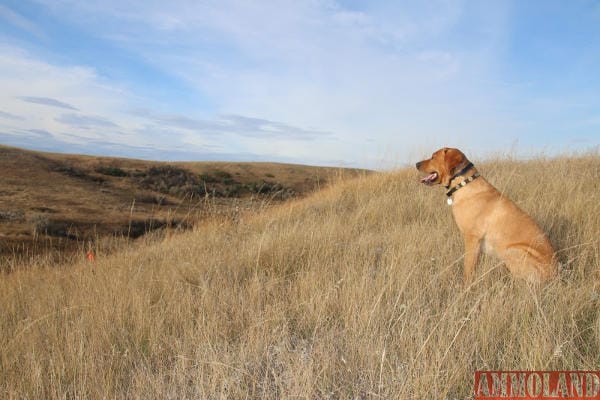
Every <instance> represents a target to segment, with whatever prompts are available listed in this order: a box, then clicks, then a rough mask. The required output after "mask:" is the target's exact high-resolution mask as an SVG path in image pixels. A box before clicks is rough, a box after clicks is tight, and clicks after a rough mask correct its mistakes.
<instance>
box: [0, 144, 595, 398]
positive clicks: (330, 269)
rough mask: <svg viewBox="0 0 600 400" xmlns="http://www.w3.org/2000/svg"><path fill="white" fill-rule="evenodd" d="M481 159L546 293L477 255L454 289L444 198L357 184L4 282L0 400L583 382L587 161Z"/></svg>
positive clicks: (591, 215)
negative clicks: (545, 239) (546, 256)
mask: <svg viewBox="0 0 600 400" xmlns="http://www.w3.org/2000/svg"><path fill="white" fill-rule="evenodd" d="M477 165H478V167H479V169H480V171H481V172H482V174H483V175H484V176H485V177H486V178H487V179H488V180H489V181H490V182H491V183H492V184H494V185H495V186H496V187H497V188H498V189H500V190H502V191H503V192H505V193H506V194H507V195H508V196H509V197H511V198H512V199H513V200H514V201H515V202H516V203H517V204H519V205H520V206H521V207H522V208H523V209H524V210H526V211H527V212H529V213H530V214H531V215H532V216H533V217H534V219H535V220H537V221H538V223H539V224H540V225H541V227H542V228H543V229H544V230H545V231H546V232H547V233H548V234H549V236H550V238H551V241H552V242H553V243H554V245H555V247H556V248H557V249H558V252H559V253H558V254H559V257H560V259H561V261H562V263H563V264H565V266H566V269H565V271H564V272H563V273H562V276H561V279H560V280H557V281H554V282H552V283H551V284H549V285H548V286H547V287H545V288H543V289H541V290H538V291H536V290H534V289H532V288H530V287H528V286H527V285H526V284H524V283H523V282H521V281H514V280H512V279H511V277H510V275H509V274H508V272H507V271H506V269H505V268H504V267H503V266H502V265H501V264H499V263H498V260H496V259H494V258H491V257H490V258H486V257H484V259H483V260H482V262H481V263H480V265H479V268H478V270H477V279H476V282H475V283H474V284H473V285H472V286H471V287H470V288H468V289H466V290H465V289H463V288H462V284H461V276H462V274H461V269H462V256H463V247H462V243H461V238H460V235H459V233H458V230H457V228H456V226H455V224H454V221H453V220H452V216H451V212H450V209H449V208H448V207H447V206H446V203H445V195H444V192H443V189H440V188H427V187H424V186H422V185H419V183H418V173H417V171H415V170H412V169H407V170H399V171H394V172H386V173H377V174H371V175H364V176H359V177H357V178H354V179H349V180H343V181H340V182H339V183H337V184H333V185H331V186H329V187H328V188H325V189H323V190H321V191H319V192H317V193H315V194H313V195H311V196H309V197H306V198H304V199H298V200H292V201H290V202H286V203H283V204H281V205H279V206H276V207H273V208H270V209H268V210H266V211H264V212H262V213H259V214H255V215H247V216H246V215H244V216H241V217H240V218H227V217H215V218H212V219H211V220H210V222H206V223H205V224H202V225H198V226H196V227H195V229H194V230H193V231H188V232H184V233H181V234H177V235H174V236H172V237H171V238H169V239H165V240H161V241H156V240H155V241H152V240H146V241H144V240H142V241H139V242H137V243H135V244H134V245H132V246H130V247H127V248H125V249H124V250H122V251H120V252H118V253H114V254H111V255H106V256H104V257H103V256H102V255H101V254H100V255H99V257H98V259H97V260H96V262H94V263H86V262H84V261H83V260H81V261H79V262H74V263H72V264H68V265H63V266H54V267H44V266H38V267H22V268H17V269H14V270H12V272H11V273H4V274H2V275H0V309H1V310H2V311H1V312H0V341H1V343H0V349H1V350H0V397H1V398H5V399H75V398H77V399H79V398H91V399H259V398H268V399H299V398H300V399H379V398H381V399H469V398H471V397H472V396H471V392H472V385H473V375H474V372H475V370H515V369H517V370H572V369H578V370H594V369H598V367H599V366H600V242H599V240H600V207H598V204H599V202H600V192H599V191H598V180H599V178H600V157H599V154H598V153H597V152H593V153H590V154H588V155H578V156H570V157H559V158H543V157H540V158H537V159H534V160H530V161H517V160H513V159H510V158H499V159H497V160H488V161H487V162H480V163H478V164H477Z"/></svg>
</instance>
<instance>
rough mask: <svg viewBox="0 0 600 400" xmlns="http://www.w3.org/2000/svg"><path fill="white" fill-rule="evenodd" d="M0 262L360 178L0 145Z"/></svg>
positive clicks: (191, 221)
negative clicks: (340, 179)
mask: <svg viewBox="0 0 600 400" xmlns="http://www.w3.org/2000/svg"><path fill="white" fill-rule="evenodd" d="M0 171H1V180H0V263H2V261H4V264H5V265H7V264H11V265H12V264H14V263H15V262H20V261H21V260H23V259H25V262H26V263H31V259H32V258H36V257H37V256H40V255H45V256H46V258H48V259H55V261H59V262H62V261H64V260H65V258H68V257H70V256H71V255H72V254H73V252H78V253H82V252H84V251H85V250H87V249H88V248H94V249H96V250H100V249H98V247H102V248H103V249H104V250H107V247H111V246H113V245H115V243H114V240H113V238H114V237H131V238H137V237H140V236H142V235H144V234H146V233H147V232H149V231H153V230H156V229H164V228H173V229H189V228H191V227H193V226H194V225H196V224H198V223H199V222H201V221H203V220H205V219H206V218H207V217H208V216H212V215H214V214H226V215H229V216H235V215H238V214H242V213H244V212H248V211H256V210H258V209H261V208H263V207H265V205H267V204H273V203H277V202H280V201H284V200H289V199H291V198H295V197H302V196H305V195H306V194H308V193H311V192H313V191H315V190H318V189H319V188H321V187H324V186H326V185H327V184H328V183H329V182H330V181H333V180H337V179H338V178H339V177H341V176H343V175H346V176H353V175H356V174H358V173H361V172H366V171H360V170H355V169H339V168H323V167H311V166H304V165H290V164H276V163H225V162H221V163H219V162H188V163H159V162H149V161H141V160H130V159H117V158H102V157H89V156H75V155H64V154H49V153H40V152H33V151H26V150H21V149H15V148H10V147H4V146H0Z"/></svg>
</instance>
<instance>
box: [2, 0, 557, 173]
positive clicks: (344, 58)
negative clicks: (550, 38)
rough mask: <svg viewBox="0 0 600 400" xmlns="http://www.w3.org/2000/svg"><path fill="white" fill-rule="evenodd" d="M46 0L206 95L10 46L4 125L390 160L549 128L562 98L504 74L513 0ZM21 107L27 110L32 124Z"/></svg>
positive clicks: (309, 156) (61, 14)
mask: <svg viewBox="0 0 600 400" xmlns="http://www.w3.org/2000/svg"><path fill="white" fill-rule="evenodd" d="M39 3H40V4H41V5H42V6H43V7H46V8H47V9H50V10H52V12H53V13H54V17H56V18H57V19H64V20H68V23H69V24H71V25H72V26H76V27H77V29H80V30H82V31H84V32H86V34H87V35H90V36H92V37H94V38H96V39H98V40H102V41H106V42H108V43H109V44H110V47H117V48H118V49H119V50H122V51H123V52H125V53H126V54H127V55H128V56H129V57H132V59H135V60H136V61H137V62H140V63H144V64H145V65H149V66H151V67H152V68H153V69H156V70H158V71H160V72H161V73H162V74H163V75H164V76H167V77H170V78H173V79H175V80H177V81H183V82H184V83H183V84H182V86H183V87H184V88H185V89H184V90H188V91H189V92H191V93H194V94H197V95H198V97H202V98H204V99H207V100H206V104H203V105H201V106H196V105H195V104H189V105H186V107H187V108H186V109H185V110H181V109H178V108H177V107H176V106H174V105H172V104H173V103H175V102H176V101H175V100H176V99H173V98H169V97H167V96H165V97H164V98H145V97H143V96H141V95H140V94H139V93H135V91H134V89H133V87H137V86H136V85H150V86H152V85H153V82H147V81H145V82H141V83H140V82H109V81H107V79H106V78H104V77H103V76H102V73H101V71H100V72H99V71H98V70H97V69H94V68H91V67H87V66H58V65H53V64H52V63H48V62H45V61H44V60H39V59H36V58H35V57H32V56H31V55H29V54H27V53H23V52H22V51H20V50H15V49H14V48H12V49H9V50H7V49H6V48H4V49H2V48H0V56H2V59H1V61H0V73H1V74H2V75H0V84H2V85H3V86H2V87H3V89H4V88H5V87H6V92H5V93H0V101H1V102H0V109H2V110H3V111H2V112H3V113H4V114H0V117H3V116H4V117H3V118H2V119H0V127H2V126H3V125H1V124H4V126H7V124H8V125H11V126H13V127H20V128H22V129H25V128H26V126H25V125H27V128H28V129H45V130H47V131H48V132H51V133H52V134H54V135H57V136H60V134H61V132H65V133H67V132H68V133H70V134H80V135H82V137H89V136H90V135H93V134H94V133H95V132H97V134H96V136H97V137H96V139H97V140H106V141H108V142H111V143H122V144H123V145H124V146H125V145H127V146H138V145H139V146H141V145H143V146H155V147H156V148H165V149H166V148H173V147H177V146H188V147H189V148H191V149H194V148H198V149H212V150H215V151H220V152H223V153H239V154H241V153H250V154H259V155H263V156H264V157H277V156H283V157H294V158H299V159H304V160H307V161H312V162H324V161H328V160H334V159H335V160H340V159H342V160H348V161H354V162H358V163H361V164H369V165H374V164H375V165H376V164H378V162H377V159H381V158H389V159H393V158H395V157H397V156H398V155H401V156H402V157H404V158H407V157H408V155H412V154H413V153H414V152H416V151H418V150H416V151H415V149H419V150H420V149H427V150H426V152H430V150H431V148H432V147H438V146H441V145H454V146H466V147H472V148H486V147H488V146H489V145H490V144H494V145H495V146H510V145H511V144H512V143H513V142H514V140H515V138H516V137H519V136H520V135H526V134H528V132H531V131H532V129H535V126H536V125H535V124H537V126H538V127H539V126H540V124H541V123H542V122H540V121H542V120H543V119H544V116H543V115H542V114H543V111H544V110H548V109H549V106H548V105H541V106H539V107H538V106H535V105H531V104H533V103H534V101H532V100H531V99H529V98H528V99H523V98H522V97H520V93H518V91H519V89H517V90H515V89H514V88H509V86H511V85H514V83H512V82H510V79H508V81H509V82H508V86H507V85H504V84H499V82H504V81H505V79H504V78H503V77H502V73H501V71H502V68H503V66H504V65H503V54H504V52H505V51H506V46H507V42H508V41H509V36H510V34H509V31H510V23H511V21H510V15H511V11H512V9H511V4H510V2H495V3H489V2H485V5H483V3H478V2H466V1H462V0H436V1H431V2H429V1H428V2H423V1H408V2H405V1H403V2H389V1H373V2H364V3H359V4H358V5H355V6H349V5H346V4H345V3H344V2H336V1H333V0H306V1H298V0H281V1H270V2H247V1H243V0H208V1H202V2H198V1H191V0H190V1H184V0H174V1H170V2H162V1H142V0H133V1H128V2H123V1H116V0H106V1H102V2H86V1H83V2H82V1H76V0H39ZM5 54H8V57H7V58H6V59H5V57H4V55H5ZM73 64H78V63H77V62H74V63H73ZM24 71H27V72H24ZM501 77H502V78H503V79H501ZM30 80H31V84H30V82H29V81H30ZM25 83H27V84H25ZM5 84H6V86H4V85H5ZM26 88H28V89H27V90H25V89H26ZM30 88H35V90H33V89H30ZM515 93H516V94H515ZM18 97H29V98H46V99H54V100H57V101H60V102H63V103H65V104H67V105H72V106H73V107H75V108H77V109H78V110H80V111H79V112H76V113H69V114H67V116H65V113H64V110H60V109H59V108H57V107H55V110H52V109H51V107H44V108H43V109H42V107H40V108H39V109H36V113H37V114H33V113H31V112H27V110H25V109H24V106H25V104H23V102H22V101H21V102H20V104H17V103H18V102H15V98H18ZM177 104H178V105H181V102H177ZM528 104H529V105H528ZM521 105H525V106H524V107H521ZM28 106H32V104H29V105H28ZM33 106H36V105H35V104H34V105H33ZM38 106H41V104H38ZM203 107H205V108H203ZM529 107H532V108H533V109H534V111H535V110H536V107H537V109H539V111H536V118H538V119H537V120H535V121H532V120H531V119H529V118H528V116H527V109H528V108H529ZM132 110H137V111H132ZM5 114H6V115H5ZM7 115H14V116H27V124H25V123H17V121H16V120H14V119H11V118H9V117H7ZM92 128H93V129H92ZM507 132H508V134H507ZM482 136H485V140H481V137H482ZM390 148H391V149H397V150H396V151H397V153H396V154H391V155H390V154H389V150H388V149H390Z"/></svg>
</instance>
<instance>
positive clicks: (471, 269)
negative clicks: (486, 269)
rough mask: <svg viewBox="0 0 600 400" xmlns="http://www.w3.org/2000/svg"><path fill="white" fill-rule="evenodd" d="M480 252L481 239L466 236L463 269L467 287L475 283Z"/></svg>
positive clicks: (464, 282) (464, 281)
mask: <svg viewBox="0 0 600 400" xmlns="http://www.w3.org/2000/svg"><path fill="white" fill-rule="evenodd" d="M480 250H481V238H479V237H478V236H473V235H468V236H465V267H464V269H463V284H464V285H465V286H469V285H470V284H471V283H473V279H474V277H475V267H476V266H477V262H478V261H479V252H480Z"/></svg>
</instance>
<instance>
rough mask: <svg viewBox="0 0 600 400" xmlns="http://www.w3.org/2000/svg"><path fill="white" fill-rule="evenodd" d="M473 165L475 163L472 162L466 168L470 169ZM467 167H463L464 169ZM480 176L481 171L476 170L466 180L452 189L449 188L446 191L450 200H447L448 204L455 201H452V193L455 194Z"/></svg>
mask: <svg viewBox="0 0 600 400" xmlns="http://www.w3.org/2000/svg"><path fill="white" fill-rule="evenodd" d="M472 166H473V164H471V165H470V166H467V167H468V168H465V169H469V168H471V167H472ZM465 169H463V171H464V170H465ZM461 172H462V171H461ZM480 176H481V175H479V172H475V173H474V174H473V175H471V176H470V177H468V178H467V179H465V180H464V181H462V182H461V183H459V184H458V185H456V186H454V187H453V188H452V189H450V190H448V191H447V192H446V196H448V200H447V201H448V205H452V203H453V201H452V195H453V194H454V192H456V191H457V190H458V189H460V188H463V187H465V186H467V185H468V184H469V183H471V182H473V181H474V180H475V179H477V178H479V177H480ZM452 179H454V178H452Z"/></svg>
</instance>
